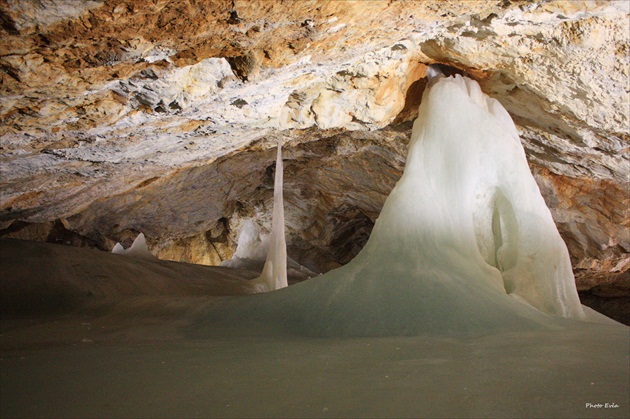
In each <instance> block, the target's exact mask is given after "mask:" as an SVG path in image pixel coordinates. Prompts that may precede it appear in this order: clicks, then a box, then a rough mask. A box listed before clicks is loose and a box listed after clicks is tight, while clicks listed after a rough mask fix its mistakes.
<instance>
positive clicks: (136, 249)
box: [112, 233, 155, 260]
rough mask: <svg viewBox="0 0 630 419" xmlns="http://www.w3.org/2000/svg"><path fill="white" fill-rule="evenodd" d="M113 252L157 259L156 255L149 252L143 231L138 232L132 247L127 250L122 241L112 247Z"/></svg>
mask: <svg viewBox="0 0 630 419" xmlns="http://www.w3.org/2000/svg"><path fill="white" fill-rule="evenodd" d="M112 253H116V254H119V255H125V256H131V257H135V258H139V259H146V260H153V259H155V256H153V255H152V254H151V252H149V247H148V246H147V240H146V239H145V237H144V234H143V233H140V234H138V237H136V239H135V240H134V241H133V244H132V245H131V247H130V248H129V249H127V250H125V248H124V247H122V245H121V244H120V243H116V246H114V248H113V249H112Z"/></svg>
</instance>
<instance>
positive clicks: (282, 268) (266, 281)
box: [256, 139, 288, 292]
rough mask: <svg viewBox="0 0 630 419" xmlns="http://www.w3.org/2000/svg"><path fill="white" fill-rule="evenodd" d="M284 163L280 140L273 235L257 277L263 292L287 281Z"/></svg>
mask: <svg viewBox="0 0 630 419" xmlns="http://www.w3.org/2000/svg"><path fill="white" fill-rule="evenodd" d="M283 170H284V169H283V165H282V140H281V139H279V140H278V154H277V156H276V176H275V179H274V185H273V218H272V220H271V236H270V237H269V253H268V254H267V260H266V262H265V266H264V268H263V271H262V274H261V275H260V276H259V277H258V278H257V279H256V281H257V283H258V285H257V289H258V290H259V291H261V292H265V291H273V290H277V289H280V288H284V287H286V286H287V285H288V282H287V244H286V240H285V237H284V202H283V195H282V188H283V179H282V177H283V176H282V175H283Z"/></svg>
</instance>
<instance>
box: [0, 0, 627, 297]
mask: <svg viewBox="0 0 630 419" xmlns="http://www.w3.org/2000/svg"><path fill="white" fill-rule="evenodd" d="M629 7H630V6H629V5H628V3H626V2H579V1H575V2H567V1H536V2H529V1H507V0H501V1H487V2H461V1H445V2H439V3H438V2H386V1H374V2H352V1H347V2H315V1H312V2H311V1H300V2H280V1H213V2H206V1H192V0H189V1H164V0H138V1H122V0H112V1H109V0H108V1H96V0H95V1H86V2H75V1H71V0H65V1H61V0H57V1H52V0H27V1H11V0H8V1H3V2H0V22H1V29H0V35H1V37H0V38H1V39H0V69H1V70H2V71H1V72H0V89H1V98H0V118H1V121H2V124H1V125H0V152H1V156H0V163H1V164H0V186H1V189H0V228H1V229H2V230H0V235H3V236H10V237H23V238H32V239H38V240H48V241H55V242H60V243H69V244H74V245H85V246H96V247H99V248H101V249H103V250H109V249H111V247H112V246H113V244H114V243H115V242H116V241H121V242H123V243H125V242H126V241H130V240H132V238H133V237H134V235H135V234H137V233H138V232H139V231H142V232H144V233H145V234H146V236H147V238H148V241H149V244H150V246H151V248H152V250H153V251H154V252H155V253H156V254H157V255H158V256H160V257H162V258H165V259H173V260H182V261H188V262H194V263H205V264H217V263H219V262H220V261H221V260H225V259H226V258H229V257H230V256H231V255H232V253H233V252H234V247H235V243H236V236H237V232H238V228H239V226H240V225H241V224H242V223H243V220H244V219H246V218H250V217H256V219H257V220H258V221H259V223H260V224H261V225H262V226H263V227H267V228H268V226H269V221H270V220H269V218H270V213H271V211H270V205H271V197H272V191H271V186H272V179H273V170H274V167H273V153H274V150H273V147H274V145H275V144H276V142H277V139H278V138H279V137H281V138H282V139H283V141H284V142H285V144H286V146H285V162H286V165H285V171H286V174H285V182H286V187H285V199H286V217H287V234H288V244H289V255H290V256H291V257H293V258H294V259H296V260H297V261H299V262H300V263H302V264H304V265H306V266H307V267H309V268H310V269H313V270H316V271H326V270H329V269H332V268H334V267H337V266H339V265H340V264H344V263H346V262H347V261H348V260H350V259H351V258H352V257H353V256H354V255H355V254H356V253H357V252H358V250H359V249H360V248H361V246H362V245H363V243H365V240H366V239H367V237H368V235H369V232H370V231H371V227H372V225H373V223H374V220H375V219H376V217H377V216H378V213H379V211H380V209H381V206H382V204H383V202H384V199H385V197H386V196H387V194H388V193H389V191H390V190H391V188H392V187H393V185H394V184H395V182H396V180H397V179H398V177H399V176H400V173H401V170H402V168H403V167H404V160H405V154H406V145H407V142H408V138H409V135H410V131H411V123H410V121H412V120H413V118H414V117H415V115H416V112H417V106H418V104H419V102H420V97H421V93H422V90H423V88H424V86H425V84H426V79H425V72H426V68H427V65H429V64H435V63H441V64H444V65H446V66H448V68H450V69H452V70H453V71H457V72H461V73H466V74H468V75H470V76H471V77H473V78H475V79H476V80H478V81H479V82H480V84H481V86H482V88H483V90H484V91H485V92H486V93H488V94H489V95H491V96H492V97H495V98H497V99H498V100H499V101H500V102H501V103H502V104H503V105H504V106H505V107H506V109H507V110H508V111H509V112H510V113H511V115H512V117H513V118H514V120H515V122H516V123H517V126H518V129H519V133H520V136H521V140H522V142H523V145H524V147H525V150H526V153H527V156H528V159H529V161H530V164H531V167H532V171H533V172H534V174H535V176H536V179H537V181H538V184H539V186H540V188H541V192H542V193H543V196H544V197H545V199H546V201H547V203H548V205H549V206H550V208H551V210H552V214H553V216H554V220H555V221H556V224H557V226H558V228H559V230H560V232H561V234H562V236H563V238H564V239H565V242H566V243H567V246H568V248H569V250H570V253H571V257H572V261H573V265H574V268H575V269H576V273H578V275H577V277H578V281H581V284H583V285H582V287H583V289H591V288H593V287H595V286H597V284H601V283H602V282H606V281H608V279H605V278H613V280H614V281H613V280H611V281H613V282H615V283H616V284H617V283H619V282H620V281H625V282H627V281H628V278H627V272H628V268H629V265H630V264H629V263H628V260H629V257H628V253H629V251H630V238H629V235H628V230H627V227H628V219H629V216H628V207H629V204H630V198H629V193H628V183H627V174H628V164H629V163H628V150H629V147H628V144H629V141H628V138H629V135H628V118H629V113H628V103H629V101H628V97H629V87H628V77H629V72H628V70H629V58H628V57H629V54H628V41H629V39H628V37H629V36H628V33H629V23H628V22H629V19H628V16H629V13H630V9H629ZM624 275H625V276H624ZM578 285H580V283H579V284H578Z"/></svg>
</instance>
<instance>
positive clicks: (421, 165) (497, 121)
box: [238, 72, 591, 336]
mask: <svg viewBox="0 0 630 419" xmlns="http://www.w3.org/2000/svg"><path fill="white" fill-rule="evenodd" d="M431 75H432V79H431V81H430V83H429V88H428V89H427V90H426V91H425V93H424V96H423V100H422V103H421V105H420V108H419V115H418V119H417V120H416V121H415V123H414V126H413V131H412V138H411V142H410V145H409V152H408V157H407V162H406V167H405V170H404V173H403V176H402V177H401V179H400V180H399V182H398V183H397V185H396V187H395V188H394V189H393V191H392V192H391V194H390V195H389V197H388V198H387V200H386V202H385V204H384V207H383V210H382V212H381V214H380V216H379V218H378V220H377V222H376V224H375V226H374V229H373V231H372V234H371V236H370V238H369V240H368V243H367V244H366V246H365V247H364V248H363V250H362V251H361V252H360V253H359V255H357V257H356V258H355V259H353V260H352V261H351V262H350V263H348V264H347V265H345V266H343V267H341V268H339V269H337V270H334V271H331V272H328V273H327V274H325V275H323V276H320V277H317V278H314V279H312V280H310V281H306V282H304V283H300V284H297V285H295V286H292V287H289V288H288V289H286V290H283V291H281V292H278V293H271V294H268V295H265V297H266V298H263V299H259V300H251V301H249V303H248V304H250V305H251V306H250V308H247V307H248V304H246V305H244V306H243V307H241V311H240V312H239V314H238V316H239V319H243V318H246V317H247V312H248V310H251V314H252V316H253V317H254V318H258V319H260V318H262V317H265V316H271V317H272V318H273V320H272V321H270V320H267V321H266V323H267V324H272V323H273V324H276V325H279V326H280V327H284V328H288V329H289V330H291V331H293V332H297V333H306V334H312V335H319V336H383V335H417V334H424V333H452V332H454V333H486V332H489V331H491V330H497V329H502V330H517V329H523V328H525V329H529V328H535V327H539V326H541V325H550V324H554V325H557V324H558V322H562V321H564V320H562V318H573V319H583V318H584V317H585V314H584V311H583V308H582V306H581V304H580V301H579V299H578V294H577V291H576V287H575V283H574V278H573V273H572V270H571V264H570V261H569V254H568V251H567V248H566V246H565V244H564V242H563V241H562V239H561V237H560V235H559V233H558V231H557V229H556V226H555V224H554V222H553V219H552V217H551V214H550V212H549V209H548V208H547V206H546V205H545V202H544V200H543V198H542V196H541V194H540V191H539V189H538V186H537V185H536V182H535V181H534V178H533V176H532V174H531V172H530V170H529V166H528V163H527V160H526V158H525V152H524V150H523V147H522V146H521V143H520V141H519V138H518V133H517V130H516V128H515V126H514V123H513V122H512V119H511V118H510V116H509V114H508V113H507V111H506V110H505V109H504V108H503V107H502V106H501V104H500V103H499V102H498V101H497V100H495V99H492V98H489V97H488V96H486V95H485V94H484V93H483V92H482V91H481V89H480V87H479V85H478V84H477V82H475V81H474V80H471V79H468V78H466V77H462V76H459V75H456V76H455V77H444V76H443V75H441V74H439V72H433V73H432V74H431ZM282 243H283V242H282ZM272 254H273V252H270V255H272ZM269 260H273V259H272V258H271V257H270V259H269ZM272 263H273V262H272ZM273 266H274V265H272V266H271V268H273ZM265 275H270V274H269V273H266V274H265ZM269 277H270V276H269ZM272 283H273V282H272ZM263 313H266V314H263ZM589 313H590V312H589ZM590 317H591V314H589V318H590ZM554 327H555V326H554Z"/></svg>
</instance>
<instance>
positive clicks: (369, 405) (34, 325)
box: [0, 240, 630, 417]
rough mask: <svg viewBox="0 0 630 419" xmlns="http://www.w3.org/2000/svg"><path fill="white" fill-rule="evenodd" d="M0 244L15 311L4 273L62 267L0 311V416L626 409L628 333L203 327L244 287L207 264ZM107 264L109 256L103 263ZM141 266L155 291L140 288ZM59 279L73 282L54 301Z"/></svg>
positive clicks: (239, 278) (597, 413)
mask: <svg viewBox="0 0 630 419" xmlns="http://www.w3.org/2000/svg"><path fill="white" fill-rule="evenodd" d="M11 242H14V241H11ZM0 243H1V244H2V255H1V256H2V265H1V272H2V281H1V282H2V284H3V288H2V289H0V291H2V296H3V298H4V299H7V298H9V297H11V298H13V300H14V304H13V306H11V307H13V308H14V309H15V308H16V307H18V306H19V305H18V304H17V299H18V297H19V293H17V288H16V287H15V286H14V287H13V288H11V287H7V286H6V283H7V281H8V279H9V278H13V279H16V278H21V279H22V280H24V278H25V276H24V275H26V274H27V273H28V272H26V270H28V271H29V272H30V273H28V274H29V275H30V276H31V277H33V275H35V273H36V272H42V273H45V274H44V275H40V276H41V277H42V278H39V279H40V280H42V281H44V279H45V278H49V279H50V281H44V282H46V283H48V284H49V285H50V283H51V282H54V281H53V277H54V278H56V279H57V280H59V276H58V275H59V273H60V272H63V274H64V275H65V278H64V281H62V282H63V283H62V284H61V285H60V284H59V283H58V284H57V285H55V286H53V285H50V286H49V288H48V291H49V292H51V293H52V294H53V295H56V297H57V299H56V300H55V301H57V302H59V305H58V306H57V307H56V308H57V310H53V308H55V307H45V309H46V310H44V311H42V310H33V311H31V312H28V311H22V312H14V313H13V314H11V313H8V312H7V311H6V310H4V311H3V316H2V319H1V321H0V333H1V336H0V343H1V347H0V402H1V403H0V406H1V407H0V416H2V417H139V416H141V417H628V415H629V410H628V406H629V400H628V397H629V396H628V394H630V393H629V390H630V389H629V383H628V381H629V378H628V377H629V376H630V375H629V373H630V372H629V358H628V349H629V335H628V328H626V327H621V326H618V325H613V324H610V325H602V324H583V325H580V326H579V327H577V326H576V327H573V326H571V325H570V324H569V325H567V327H565V328H563V329H562V330H537V331H529V332H518V333H516V332H514V333H500V334H491V335H485V336H473V337H461V336H460V337H458V336H412V337H380V338H374V337H366V338H309V337H302V336H294V335H288V334H282V333H276V332H273V333H272V332H270V331H268V330H266V329H264V328H260V329H257V330H237V331H235V330H225V329H224V328H223V327H222V326H220V325H213V324H212V323H209V322H207V321H204V319H205V318H206V317H207V314H208V313H210V312H212V310H213V309H214V307H216V306H217V302H218V301H223V302H225V300H226V299H228V300H229V299H234V301H235V304H238V301H239V298H251V297H224V296H212V295H209V294H212V292H214V291H210V288H212V287H209V286H208V287H205V288H204V286H203V281H202V280H201V279H199V278H201V277H197V279H195V277H194V276H191V275H192V274H191V273H192V271H194V270H195V269H198V270H199V271H200V272H201V274H200V275H201V276H203V275H206V276H208V273H209V272H210V271H211V270H208V269H206V267H194V266H190V265H188V266H185V267H179V266H171V264H170V263H166V262H159V266H153V267H151V268H149V267H148V266H145V265H143V264H144V263H146V264H151V263H152V262H143V263H140V266H142V268H138V267H137V266H132V265H129V266H127V265H128V264H130V263H131V262H130V261H128V260H126V259H124V257H122V256H116V255H113V256H112V255H109V254H104V253H98V256H95V258H94V259H93V260H92V261H91V262H86V261H87V259H83V262H80V263H79V262H77V261H78V260H81V258H82V257H83V256H84V255H85V254H86V253H85V252H92V251H90V250H86V249H71V250H70V251H71V252H73V254H72V255H68V254H67V250H66V249H68V248H65V247H62V246H56V247H55V246H54V245H45V244H41V243H40V244H31V243H27V242H19V243H17V244H16V243H10V245H7V243H8V241H5V240H2V241H0ZM51 246H52V247H53V248H52V250H51ZM59 248H61V249H59ZM11 252H19V253H21V254H22V258H26V259H23V260H21V261H16V260H14V261H13V262H11V263H9V262H8V261H7V257H9V256H13V257H14V259H15V257H16V256H15V253H11ZM76 252H78V253H76ZM25 255H29V256H28V257H27V256H25ZM63 255H65V256H63ZM46 258H51V259H46ZM121 258H123V259H121ZM53 260H56V262H53ZM36 261H39V262H37V263H35V262H36ZM69 261H70V262H69ZM42 263H43V264H44V265H42ZM110 263H111V264H113V265H116V266H115V267H113V266H110V268H109V270H108V268H107V266H108V264H110ZM62 265H63V266H62ZM86 265H94V266H92V267H90V266H87V267H86ZM175 265H177V264H175ZM20 266H21V268H20ZM43 266H45V267H46V269H43ZM73 266H74V268H72V267H73ZM79 267H80V270H79ZM92 268H98V270H99V272H100V275H101V277H100V281H107V278H106V276H107V275H109V274H108V273H107V272H114V273H115V276H116V280H115V281H114V284H109V285H108V286H107V287H106V286H104V285H103V284H101V285H100V286H99V287H96V286H92V288H90V290H91V291H89V290H88V291H86V289H85V287H89V286H91V285H90V284H89V283H88V282H89V281H88V282H82V280H79V279H77V278H79V277H81V278H83V279H85V278H87V276H85V272H88V273H89V272H90V269H92ZM73 269H74V271H73ZM138 269H140V270H138ZM179 269H186V270H188V271H187V273H188V274H189V276H188V277H187V278H192V279H189V280H188V281H189V282H194V284H195V286H191V285H190V284H188V285H186V286H185V287H183V288H184V289H185V290H182V286H181V285H182V284H179V285H174V284H176V282H169V281H170V280H169V279H168V275H167V274H166V273H167V272H171V273H172V274H173V275H174V277H176V276H177V275H179V274H181V272H178V270H179ZM142 270H145V271H147V272H149V273H148V274H147V278H154V279H153V281H154V282H160V283H163V287H162V288H160V287H153V288H151V287H148V286H145V285H143V284H144V282H143V280H144V279H143V278H142V275H140V274H139V272H140V271H142ZM79 271H80V272H82V274H81V275H75V276H73V275H74V274H72V272H75V273H76V272H79ZM125 272H127V273H125ZM213 272H215V273H217V272H218V271H216V270H214V271H213ZM9 274H10V275H9ZM160 275H162V276H160ZM158 276H160V278H161V279H160V280H157V279H155V278H157V277H158ZM73 278H74V279H73ZM248 278H251V273H248V272H244V273H238V272H235V273H231V277H230V280H229V281H231V284H232V285H225V284H223V286H224V288H222V289H221V290H215V291H217V292H218V291H220V292H225V291H226V289H232V288H230V287H232V286H234V287H243V286H244V285H243V284H244V283H245V284H246V281H247V279H248ZM117 281H120V282H121V283H120V284H118V283H117ZM125 282H133V283H134V284H135V287H133V288H126V287H125V286H124V283H125ZM164 284H166V285H164ZM169 284H170V285H169ZM235 284H236V285H235ZM245 286H246V285H245ZM82 287H83V288H82ZM143 287H145V288H144V289H143ZM64 288H66V289H71V290H72V292H69V293H68V294H69V295H70V296H69V297H68V296H66V297H67V298H60V297H59V296H60V295H61V294H60V293H59V290H60V289H64ZM129 289H132V290H133V292H130V291H129ZM241 289H243V288H241ZM77 290H78V291H77ZM7 291H10V292H13V293H14V294H12V295H11V294H10V292H7ZM79 291H80V292H79ZM83 291H86V292H85V293H84V292H83ZM90 292H91V294H90ZM169 293H172V294H175V295H174V296H172V295H169ZM41 297H42V296H41V295H39V296H38V298H41ZM30 301H34V300H32V299H31V300H30ZM5 302H6V301H3V304H4V303H5ZM4 307H8V306H6V305H4ZM588 404H590V405H591V406H589V405H588ZM599 405H601V407H598V406H599Z"/></svg>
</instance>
